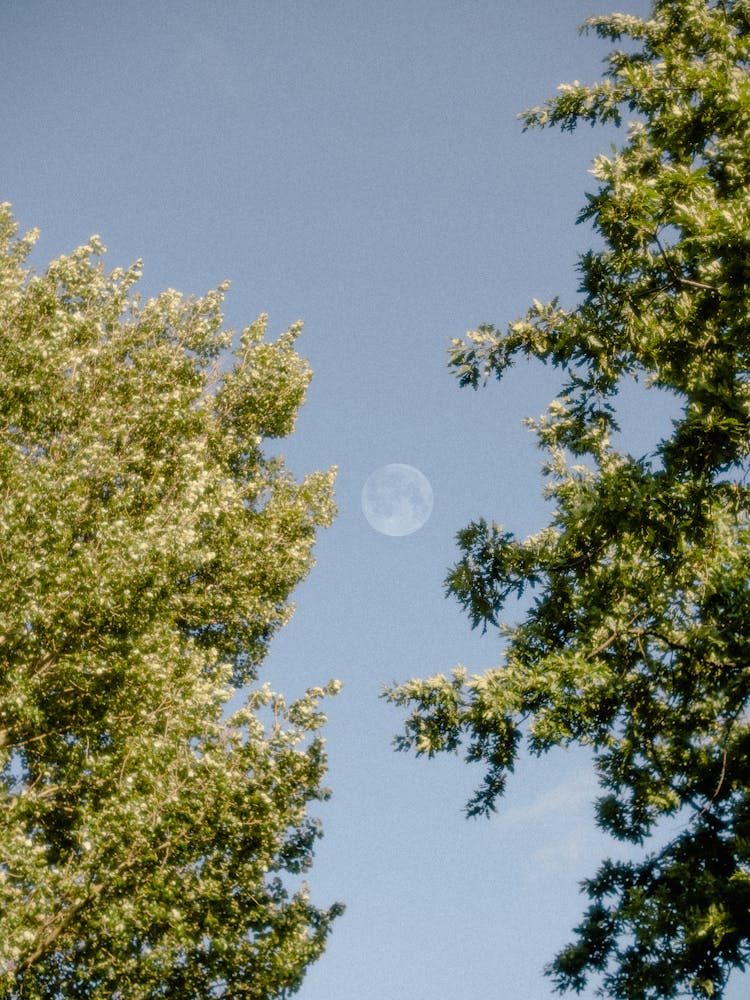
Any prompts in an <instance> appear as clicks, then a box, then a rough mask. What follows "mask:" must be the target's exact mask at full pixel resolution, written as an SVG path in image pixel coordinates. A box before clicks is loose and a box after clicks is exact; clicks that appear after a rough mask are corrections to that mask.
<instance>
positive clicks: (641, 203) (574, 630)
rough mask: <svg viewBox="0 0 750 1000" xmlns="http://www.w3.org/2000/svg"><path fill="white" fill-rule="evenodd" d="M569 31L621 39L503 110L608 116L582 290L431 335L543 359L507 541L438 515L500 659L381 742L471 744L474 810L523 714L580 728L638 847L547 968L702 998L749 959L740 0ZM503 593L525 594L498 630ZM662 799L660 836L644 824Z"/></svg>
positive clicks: (747, 280) (437, 684)
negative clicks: (600, 64) (539, 505)
mask: <svg viewBox="0 0 750 1000" xmlns="http://www.w3.org/2000/svg"><path fill="white" fill-rule="evenodd" d="M587 29H588V30H593V31H595V32H596V33H597V34H599V35H600V36H601V37H603V38H606V39H610V40H612V41H613V42H618V41H620V40H621V39H627V40H628V45H627V47H626V49H625V50H617V51H615V52H613V53H612V54H611V56H610V57H609V63H608V72H607V74H606V75H605V77H604V79H603V80H602V81H601V82H600V83H598V84H595V85H594V86H584V85H581V84H578V83H575V84H573V85H570V86H567V85H566V86H563V87H561V88H560V92H559V95H558V96H557V97H556V98H555V99H554V100H552V101H550V102H548V103H547V104H546V105H545V106H544V107H542V108H536V109H533V110H532V111H529V112H527V113H526V114H525V115H524V116H523V119H524V121H525V124H526V125H527V126H529V127H536V126H544V125H558V126H560V127H561V128H563V129H573V128H575V127H576V126H577V125H578V124H579V123H581V122H586V121H588V122H590V123H591V124H592V125H594V124H597V123H600V122H613V123H616V124H618V125H619V124H622V125H623V126H624V125H625V123H627V138H626V139H625V141H624V142H623V144H622V145H621V147H620V148H619V149H615V150H613V151H612V153H611V155H610V156H609V157H606V156H601V157H598V158H597V159H596V160H595V162H594V170H593V172H594V175H595V177H596V178H597V179H598V181H599V184H600V186H599V188H598V190H597V191H595V192H594V193H592V194H590V195H588V203H587V205H586V207H585V209H584V210H583V211H582V213H581V216H580V221H583V222H589V223H591V224H593V227H594V229H595V231H596V233H597V234H598V236H599V238H600V241H601V249H595V250H594V249H592V250H590V251H588V252H587V253H585V254H583V255H582V257H581V259H580V265H579V267H580V276H581V287H580V293H581V297H580V300H579V302H578V303H577V304H576V305H575V306H574V307H573V308H570V309H565V308H563V307H562V306H561V305H560V303H559V302H558V301H553V302H551V303H549V304H547V305H545V304H542V303H539V302H535V303H534V305H533V307H532V308H531V309H530V310H529V312H528V313H527V315H526V316H525V317H524V318H523V319H521V320H519V321H517V322H514V323H511V324H510V325H509V326H508V328H507V330H506V331H505V332H502V331H499V330H496V329H495V328H494V327H491V326H484V327H481V328H480V329H479V330H477V331H476V332H475V333H474V334H471V335H469V336H468V337H467V339H466V340H464V341H455V342H454V344H453V346H452V349H451V365H452V366H453V368H454V369H455V371H456V374H457V376H458V378H459V380H460V382H461V384H463V385H471V386H473V387H475V388H476V387H477V386H479V385H480V384H481V383H482V382H483V381H486V380H487V379H488V378H489V377H491V376H496V377H498V378H500V377H504V376H505V374H506V372H507V370H508V369H509V368H510V367H511V365H512V364H513V361H514V360H515V358H516V357H517V356H519V355H520V356H523V357H530V358H536V359H539V360H541V361H543V362H544V363H548V364H551V365H553V366H554V367H555V368H557V369H558V370H559V371H560V373H561V375H562V378H563V384H562V387H561V391H560V394H559V397H558V398H557V399H556V400H554V401H553V402H552V403H551V404H550V406H549V408H548V411H547V413H546V415H545V416H543V417H542V418H541V419H540V420H537V421H530V424H531V425H532V427H533V428H534V430H535V432H536V434H537V437H538V440H539V444H540V446H541V447H542V449H543V450H544V451H545V452H546V453H547V462H546V465H545V471H546V474H547V475H548V477H549V485H548V487H547V493H548V496H549V497H550V498H551V500H552V501H553V507H554V513H553V515H552V517H551V521H550V524H549V525H548V527H546V528H545V529H544V530H543V531H541V532H540V533H539V534H537V535H535V536H534V537H532V538H529V539H526V540H518V539H516V538H514V537H513V536H512V535H511V534H509V533H507V532H505V531H503V529H502V527H500V526H497V525H490V524H488V523H487V522H486V521H484V520H480V521H478V522H477V523H475V524H472V525H471V526H470V527H469V528H467V529H465V530H464V531H462V532H460V533H459V536H458V541H459V545H460V547H461V549H462V552H463V555H462V558H461V560H460V562H459V563H458V564H457V565H456V567H455V568H454V569H453V570H452V571H451V573H450V575H449V576H448V580H447V585H448V590H449V592H450V593H451V594H453V595H454V596H455V597H457V598H458V600H459V601H460V602H461V604H462V605H463V607H464V608H465V609H466V611H467V613H468V615H469V617H470V620H471V622H472V625H474V626H477V625H478V626H482V627H487V626H497V625H500V626H501V629H502V631H503V633H504V634H505V636H506V639H507V645H506V649H505V654H504V656H505V662H504V664H503V665H502V666H500V667H498V668H497V669H494V670H491V671H489V672H488V673H487V674H485V675H483V676H474V677H467V675H466V672H465V671H463V670H457V671H455V672H454V675H453V677H450V678H446V677H442V676H438V677H433V678H431V679H429V680H424V681H422V680H412V681H409V682H407V683H405V684H403V685H401V686H400V687H398V688H395V689H393V690H392V691H391V692H390V693H389V697H390V698H391V699H392V700H394V701H396V702H397V703H399V704H402V705H411V707H412V713H411V715H410V716H409V718H408V720H407V722H406V730H405V734H404V735H403V736H402V737H401V738H400V740H399V744H400V746H401V747H402V748H406V747H412V748H414V749H416V751H417V752H418V753H427V754H433V753H435V752H438V751H441V750H455V749H456V748H457V747H459V746H460V745H462V744H466V746H467V757H468V758H469V759H473V760H481V761H484V763H485V765H486V778H485V784H484V785H483V787H482V788H480V790H479V791H478V792H477V795H476V797H475V798H474V799H473V800H472V802H471V803H470V806H469V811H470V812H471V813H487V812H489V811H491V810H492V809H494V808H495V805H496V799H497V796H498V795H499V794H500V793H501V792H502V790H503V781H504V775H505V773H506V772H507V771H509V770H511V769H512V767H513V761H514V759H515V756H516V754H517V752H518V747H519V743H520V739H521V733H522V727H523V729H524V730H525V731H526V732H527V733H528V741H529V745H530V748H531V750H532V751H533V752H536V753H542V752H545V751H547V750H549V749H550V748H552V747H555V746H561V745H562V746H565V745H568V744H571V743H579V744H583V745H586V746H588V747H590V748H591V749H592V752H593V755H594V758H595V762H596V768H597V773H598V776H599V780H600V784H601V789H602V794H601V798H600V799H599V801H598V803H597V806H596V809H597V820H598V823H599V825H600V826H601V827H602V828H603V829H604V830H606V831H608V832H609V833H611V834H612V835H613V837H615V838H617V839H618V840H621V841H623V842H628V843H630V844H632V845H643V854H642V857H641V860H634V861H629V862H627V863H625V862H623V863H618V864H615V863H613V862H610V861H605V862H604V863H603V864H602V866H601V868H600V870H599V872H598V873H597V874H596V875H595V876H594V877H593V878H592V879H590V880H589V881H588V882H587V883H586V885H585V891H586V893H587V894H588V896H589V897H590V899H591V905H590V908H589V909H588V910H587V912H586V914H585V915H584V918H583V921H582V923H581V925H580V926H579V927H578V928H577V935H578V936H577V940H576V942H575V943H574V944H572V945H571V946H570V947H568V948H566V949H565V950H564V951H563V952H562V953H561V954H560V955H559V956H558V957H557V959H556V960H555V961H554V963H553V964H552V966H551V967H550V970H549V971H550V975H551V976H552V978H553V980H554V982H555V985H556V987H557V988H558V989H559V990H560V991H565V990H569V989H570V990H574V991H580V990H582V989H583V988H584V987H585V986H586V985H587V984H588V983H589V982H592V983H594V984H598V987H599V989H600V990H601V993H602V995H604V996H611V997H615V998H621V1000H656V998H667V997H677V996H691V997H719V996H721V994H722V989H723V985H724V983H725V982H726V979H727V977H728V975H729V973H730V972H731V970H732V969H733V968H742V967H744V964H745V963H746V961H747V960H748V957H750V714H749V711H748V709H749V706H750V627H749V625H748V622H750V545H749V542H750V520H749V517H748V515H749V513H750V490H749V489H748V486H747V482H746V480H747V475H748V472H750V465H748V458H749V457H750V68H749V67H750V3H748V2H747V0H726V2H721V3H708V2H706V0H656V2H655V3H654V4H653V11H652V14H651V17H650V18H649V19H648V20H641V19H638V18H635V17H631V16H627V15H623V14H616V15H611V16H609V17H596V18H591V19H589V21H588V22H587ZM632 379H636V380H639V381H641V382H642V384H643V385H644V386H645V387H649V386H650V387H654V386H655V387H658V389H660V390H661V391H662V392H666V393H669V394H671V395H672V396H673V397H674V398H675V399H676V400H677V401H678V402H679V405H680V407H681V415H680V417H679V419H677V420H676V421H675V422H674V424H673V429H672V432H671V434H670V435H669V436H668V437H667V438H666V439H664V440H663V441H661V442H660V444H659V445H658V447H657V448H656V449H655V451H654V452H653V454H651V455H648V456H645V457H642V458H635V457H633V456H631V455H628V454H626V453H623V452H622V451H620V450H618V448H616V447H615V446H614V445H613V443H612V435H613V433H614V432H615V431H617V430H618V429H619V424H618V412H617V403H618V390H619V389H620V387H621V385H622V384H623V382H624V381H625V380H628V381H629V380H632ZM646 405H647V404H646ZM623 430H625V431H626V430H627V427H623ZM515 596H521V597H523V596H525V597H526V598H533V600H532V601H531V603H530V605H529V608H528V611H527V613H526V615H525V618H524V619H523V620H522V621H521V623H520V624H519V625H518V626H516V627H507V626H503V625H502V624H501V622H502V618H501V616H502V612H503V608H504V606H505V604H506V602H507V600H508V599H509V598H510V597H515ZM666 819H670V820H671V822H670V829H674V827H675V826H677V828H678V829H679V830H680V832H679V833H678V835H677V836H675V837H674V838H673V839H671V840H670V841H669V842H668V843H666V844H665V843H664V842H663V834H662V833H661V830H662V829H663V826H660V824H662V823H663V821H664V820H666ZM634 856H635V855H634Z"/></svg>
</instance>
